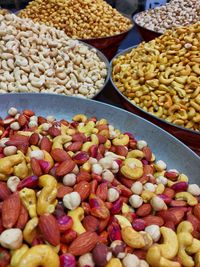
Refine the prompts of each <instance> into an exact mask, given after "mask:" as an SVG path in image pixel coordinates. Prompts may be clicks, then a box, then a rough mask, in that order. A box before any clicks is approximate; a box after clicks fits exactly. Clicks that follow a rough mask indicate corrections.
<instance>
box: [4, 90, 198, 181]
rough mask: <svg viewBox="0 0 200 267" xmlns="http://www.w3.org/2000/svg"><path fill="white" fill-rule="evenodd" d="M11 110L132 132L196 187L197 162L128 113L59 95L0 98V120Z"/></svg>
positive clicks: (184, 149) (158, 130)
mask: <svg viewBox="0 0 200 267" xmlns="http://www.w3.org/2000/svg"><path fill="white" fill-rule="evenodd" d="M11 106H15V107H16V108H18V109H19V110H23V109H32V110H34V111H35V112H36V115H43V116H47V115H54V116H56V118H58V119H61V118H65V119H67V120H71V118H72V116H73V115H75V114H78V113H84V114H86V115H88V116H91V117H94V116H96V117H97V118H98V119H100V118H106V119H107V120H108V121H109V123H111V124H112V125H114V126H115V127H117V128H118V129H120V130H121V131H129V132H132V133H133V134H134V135H135V137H136V138H137V139H143V140H146V141H147V142H148V144H149V146H150V147H151V148H152V150H153V152H154V154H155V156H156V159H158V160H159V159H162V160H163V161H165V162H166V163H167V166H168V167H169V168H175V169H177V170H179V171H180V172H183V173H185V174H186V175H187V176H188V177H189V179H190V181H191V182H193V183H198V184H199V173H200V158H199V157H198V156H197V155H196V154H195V153H194V152H192V151H191V150H190V149H189V148H188V147H186V146H185V145H184V144H182V143H181V142H180V141H179V140H177V139H176V138H175V137H173V136H172V135H170V134H168V133H167V132H165V131H164V130H162V129H161V128H159V127H157V126H155V125H153V124H152V123H150V122H148V121H146V120H144V119H142V118H140V117H138V116H136V115H134V114H132V113H130V112H127V111H124V110H122V109H119V108H116V107H113V106H110V105H108V104H104V103H100V102H97V101H94V100H87V99H81V98H76V97H63V96H61V95H51V94H48V95H47V94H31V93H29V94H24V93H21V94H5V95H1V96H0V116H5V115H6V112H7V110H8V108H9V107H11Z"/></svg>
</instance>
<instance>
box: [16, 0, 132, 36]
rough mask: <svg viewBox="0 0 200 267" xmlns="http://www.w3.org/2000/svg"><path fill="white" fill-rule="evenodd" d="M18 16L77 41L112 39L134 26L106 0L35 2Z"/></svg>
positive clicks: (35, 0)
mask: <svg viewBox="0 0 200 267" xmlns="http://www.w3.org/2000/svg"><path fill="white" fill-rule="evenodd" d="M18 15H19V16H20V17H21V18H31V19H32V20H33V21H34V22H40V23H41V22H42V23H45V24H47V25H50V26H54V27H56V28H57V29H59V30H63V31H65V33H66V34H67V35H68V36H70V37H73V38H78V39H88V38H96V37H107V36H113V35H116V34H120V33H122V32H125V31H127V30H129V29H130V28H131V27H132V22H131V21H130V19H128V18H126V17H124V16H123V15H121V14H120V13H119V12H118V11H117V10H116V9H114V8H112V7H111V6H110V5H109V4H107V3H106V1H104V0H90V1H88V0H71V1H66V0H43V1H41V0H34V1H32V2H30V3H29V4H28V6H27V7H26V8H25V9H24V10H22V11H20V12H19V14H18Z"/></svg>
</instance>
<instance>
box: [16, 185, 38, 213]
mask: <svg viewBox="0 0 200 267" xmlns="http://www.w3.org/2000/svg"><path fill="white" fill-rule="evenodd" d="M19 196H20V199H21V201H22V203H23V205H24V206H25V207H26V209H27V210H28V213H29V216H30V217H31V218H33V217H37V212H36V193H35V191H34V190H33V189H29V188H26V187H25V188H23V189H22V190H21V191H20V192H19Z"/></svg>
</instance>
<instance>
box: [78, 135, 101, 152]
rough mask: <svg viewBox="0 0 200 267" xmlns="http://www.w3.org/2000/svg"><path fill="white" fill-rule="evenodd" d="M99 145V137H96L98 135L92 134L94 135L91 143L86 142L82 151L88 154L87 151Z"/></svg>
mask: <svg viewBox="0 0 200 267" xmlns="http://www.w3.org/2000/svg"><path fill="white" fill-rule="evenodd" d="M98 144H99V139H98V137H97V135H96V134H92V135H91V141H89V142H85V143H84V144H83V146H82V149H81V150H82V151H86V152H87V151H88V150H89V149H90V147H91V146H93V145H98Z"/></svg>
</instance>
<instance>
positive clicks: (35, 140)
mask: <svg viewBox="0 0 200 267" xmlns="http://www.w3.org/2000/svg"><path fill="white" fill-rule="evenodd" d="M39 140H40V137H39V134H38V133H33V134H32V135H31V136H30V138H29V144H30V145H34V146H37V144H38V142H39Z"/></svg>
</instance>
